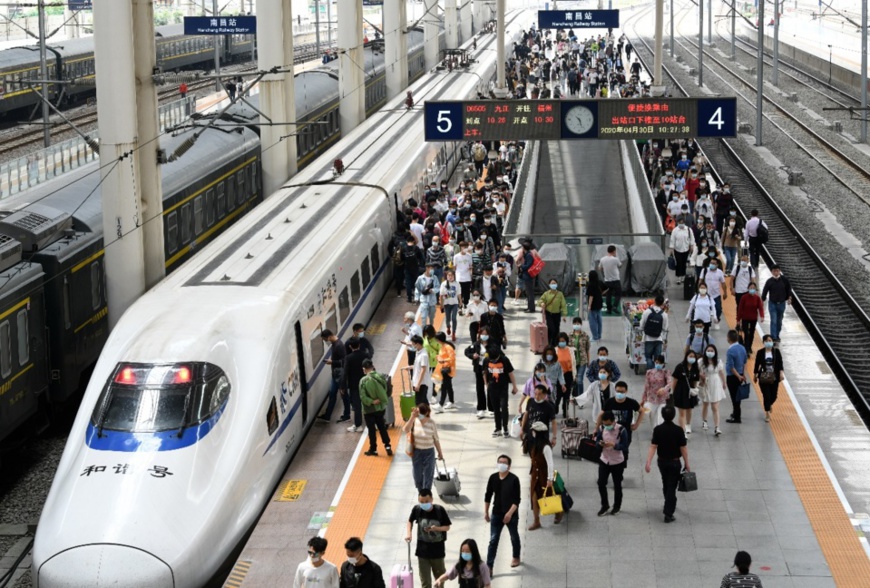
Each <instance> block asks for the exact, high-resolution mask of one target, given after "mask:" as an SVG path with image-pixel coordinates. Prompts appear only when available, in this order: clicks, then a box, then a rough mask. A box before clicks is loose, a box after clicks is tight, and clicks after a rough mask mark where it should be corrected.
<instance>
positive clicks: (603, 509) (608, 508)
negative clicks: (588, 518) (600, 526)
mask: <svg viewBox="0 0 870 588" xmlns="http://www.w3.org/2000/svg"><path fill="white" fill-rule="evenodd" d="M608 510H610V507H609V506H602V507H601V510H599V511H598V516H600V517H603V516H604V515H606V514H607V511H608Z"/></svg>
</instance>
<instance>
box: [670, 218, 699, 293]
mask: <svg viewBox="0 0 870 588" xmlns="http://www.w3.org/2000/svg"><path fill="white" fill-rule="evenodd" d="M694 253H695V237H694V236H693V235H692V231H690V230H689V228H688V227H687V226H686V221H685V219H679V218H678V219H677V226H676V227H675V228H674V230H673V232H672V233H671V240H670V255H672V256H674V260H675V261H676V262H677V269H676V274H677V284H682V283H683V280H684V279H685V277H686V264H687V262H688V261H689V257H691V256H693V255H694Z"/></svg>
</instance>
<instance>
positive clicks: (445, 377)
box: [432, 333, 456, 413]
mask: <svg viewBox="0 0 870 588" xmlns="http://www.w3.org/2000/svg"><path fill="white" fill-rule="evenodd" d="M435 338H436V339H437V340H438V342H439V343H440V344H441V347H440V349H439V350H438V357H437V358H436V362H437V366H438V367H437V368H435V371H433V372H432V379H433V380H438V381H440V382H441V393H440V395H439V396H440V398H439V401H438V403H437V404H436V405H435V412H437V413H442V412H444V410H445V409H448V408H450V407H451V406H453V378H455V377H456V349H455V348H454V347H453V343H451V342H449V341H448V340H447V335H445V334H444V333H438V334H437V335H435Z"/></svg>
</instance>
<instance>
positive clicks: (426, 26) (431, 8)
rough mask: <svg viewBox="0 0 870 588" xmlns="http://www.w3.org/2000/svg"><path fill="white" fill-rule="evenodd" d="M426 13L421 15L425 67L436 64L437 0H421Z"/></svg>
mask: <svg viewBox="0 0 870 588" xmlns="http://www.w3.org/2000/svg"><path fill="white" fill-rule="evenodd" d="M423 8H424V9H425V10H426V13H425V14H424V16H423V57H424V65H425V68H426V69H427V70H428V69H432V68H433V67H435V66H436V65H437V64H438V61H440V60H439V59H438V32H439V26H438V21H439V20H440V18H439V17H438V0H423Z"/></svg>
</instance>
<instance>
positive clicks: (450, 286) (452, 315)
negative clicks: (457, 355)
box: [439, 270, 459, 341]
mask: <svg viewBox="0 0 870 588" xmlns="http://www.w3.org/2000/svg"><path fill="white" fill-rule="evenodd" d="M457 290H458V288H457V287H456V275H455V274H454V273H453V272H452V271H450V270H447V279H446V280H444V281H443V282H441V291H440V292H439V301H440V303H441V310H442V311H443V312H444V324H445V325H446V326H447V335H448V336H452V338H453V340H454V341H456V317H457V315H458V314H459V295H458V293H457Z"/></svg>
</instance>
